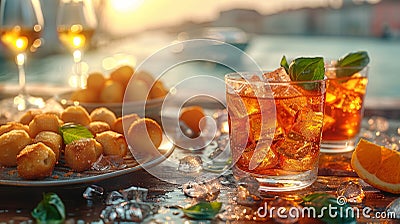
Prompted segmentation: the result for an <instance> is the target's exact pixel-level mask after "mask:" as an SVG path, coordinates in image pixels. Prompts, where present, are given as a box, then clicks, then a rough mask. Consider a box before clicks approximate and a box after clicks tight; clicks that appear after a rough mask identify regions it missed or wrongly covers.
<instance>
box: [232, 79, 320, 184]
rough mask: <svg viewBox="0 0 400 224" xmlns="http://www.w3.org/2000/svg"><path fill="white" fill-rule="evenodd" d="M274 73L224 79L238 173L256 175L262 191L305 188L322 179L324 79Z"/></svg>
mask: <svg viewBox="0 0 400 224" xmlns="http://www.w3.org/2000/svg"><path fill="white" fill-rule="evenodd" d="M269 75H270V74H268V73H266V74H260V75H254V74H240V73H233V74H228V75H226V76H225V82H226V91H227V93H226V98H227V107H228V115H229V125H230V126H229V130H230V148H231V151H232V156H233V162H235V165H234V167H233V172H234V175H235V176H237V177H242V176H245V175H252V176H254V177H256V178H257V180H258V181H259V182H260V184H261V188H260V189H261V190H277V191H280V190H295V189H300V188H303V187H306V186H308V185H310V184H312V183H313V182H314V180H315V179H316V176H317V168H318V158H319V151H320V141H321V131H322V125H323V110H324V98H325V80H317V81H298V82H292V81H289V80H288V79H284V80H282V79H279V80H276V79H273V77H268V76H269ZM280 78H281V77H280Z"/></svg>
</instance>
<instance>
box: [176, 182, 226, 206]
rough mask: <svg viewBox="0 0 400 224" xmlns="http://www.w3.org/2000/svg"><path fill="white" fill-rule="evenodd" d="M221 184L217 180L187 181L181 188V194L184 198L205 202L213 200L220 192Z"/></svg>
mask: <svg viewBox="0 0 400 224" xmlns="http://www.w3.org/2000/svg"><path fill="white" fill-rule="evenodd" d="M220 189H221V183H220V182H219V180H218V179H213V180H209V181H205V182H204V181H200V182H194V181H189V182H188V183H186V184H184V185H183V186H182V190H183V193H184V194H185V195H186V196H189V197H192V198H197V199H203V200H206V201H212V200H215V199H216V198H217V197H218V195H219V192H220Z"/></svg>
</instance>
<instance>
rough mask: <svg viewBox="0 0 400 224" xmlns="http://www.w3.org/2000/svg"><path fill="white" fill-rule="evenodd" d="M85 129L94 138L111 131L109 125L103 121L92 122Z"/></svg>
mask: <svg viewBox="0 0 400 224" xmlns="http://www.w3.org/2000/svg"><path fill="white" fill-rule="evenodd" d="M86 127H87V129H89V131H90V132H91V133H92V134H93V135H94V136H96V134H98V133H101V132H104V131H109V130H110V129H111V128H110V125H108V124H107V123H106V122H104V121H92V122H90V124H89V125H87V126H86Z"/></svg>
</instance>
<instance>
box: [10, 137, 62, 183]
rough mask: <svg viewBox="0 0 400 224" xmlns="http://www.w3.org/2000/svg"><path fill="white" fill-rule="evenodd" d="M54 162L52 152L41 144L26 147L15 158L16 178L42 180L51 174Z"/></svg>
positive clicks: (54, 158)
mask: <svg viewBox="0 0 400 224" xmlns="http://www.w3.org/2000/svg"><path fill="white" fill-rule="evenodd" d="M56 161H57V160H56V155H55V154H54V152H53V150H51V148H50V147H48V146H47V145H45V144H43V143H42V142H38V143H35V144H32V145H28V146H26V147H25V148H24V149H22V150H21V152H20V153H19V154H18V156H17V171H18V176H20V177H22V178H24V179H30V180H32V179H43V178H45V177H48V176H50V175H51V174H52V172H53V169H54V166H55V165H56Z"/></svg>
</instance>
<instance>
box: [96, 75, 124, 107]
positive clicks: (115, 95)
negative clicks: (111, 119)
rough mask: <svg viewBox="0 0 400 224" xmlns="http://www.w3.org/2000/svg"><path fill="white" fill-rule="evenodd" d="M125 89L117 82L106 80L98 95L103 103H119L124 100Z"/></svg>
mask: <svg viewBox="0 0 400 224" xmlns="http://www.w3.org/2000/svg"><path fill="white" fill-rule="evenodd" d="M124 92H125V88H124V86H122V85H121V84H120V83H119V82H115V81H112V80H108V81H107V82H106V83H105V85H104V87H103V89H102V90H101V93H100V101H101V102H103V103H121V102H122V100H123V99H124Z"/></svg>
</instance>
